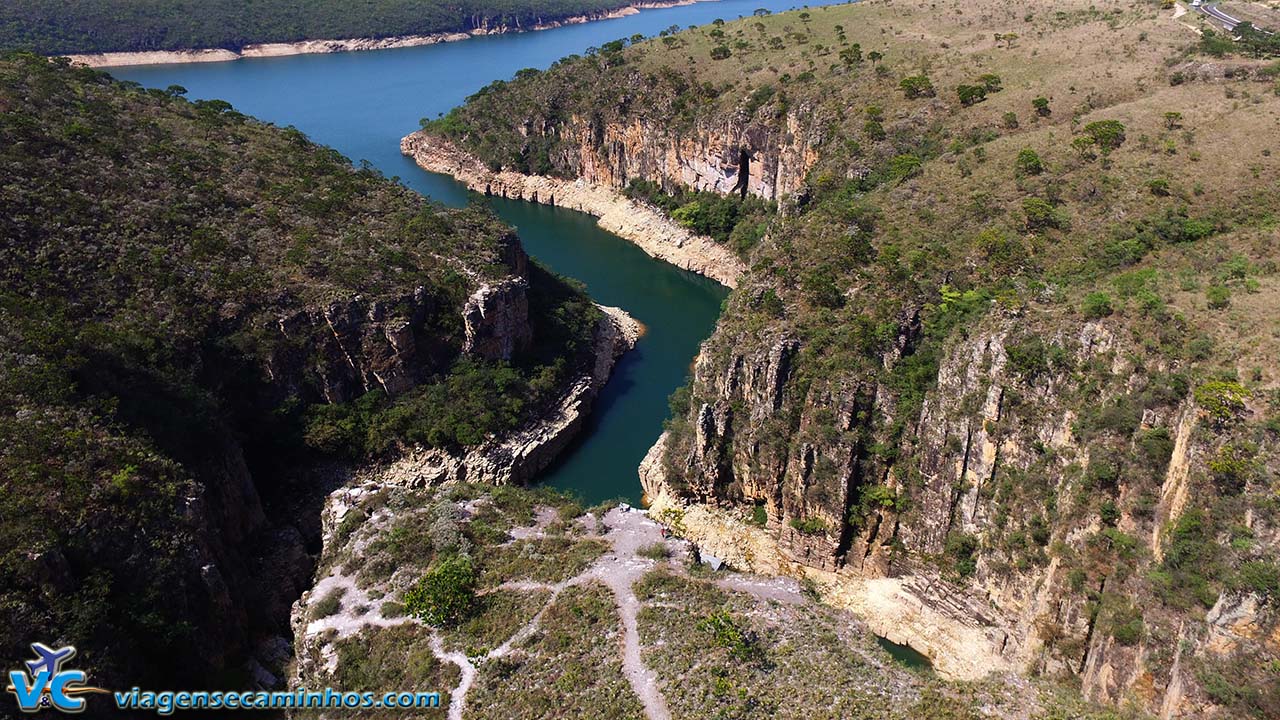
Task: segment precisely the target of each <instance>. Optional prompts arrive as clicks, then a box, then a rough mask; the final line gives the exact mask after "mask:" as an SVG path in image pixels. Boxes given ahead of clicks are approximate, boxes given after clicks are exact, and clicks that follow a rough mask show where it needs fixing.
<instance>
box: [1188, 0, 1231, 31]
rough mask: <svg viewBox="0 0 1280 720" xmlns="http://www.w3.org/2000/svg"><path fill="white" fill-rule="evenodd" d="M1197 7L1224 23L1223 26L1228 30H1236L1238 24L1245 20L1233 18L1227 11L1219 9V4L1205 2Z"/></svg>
mask: <svg viewBox="0 0 1280 720" xmlns="http://www.w3.org/2000/svg"><path fill="white" fill-rule="evenodd" d="M1196 9H1197V10H1199V11H1200V12H1202V13H1204V14H1205V15H1208V16H1209V17H1211V18H1213V19H1214V20H1217V21H1218V22H1220V23H1222V26H1223V27H1224V28H1226V29H1227V30H1228V31H1231V30H1235V29H1236V26H1237V25H1239V24H1240V23H1241V22H1243V21H1242V20H1238V19H1236V18H1233V17H1231V16H1230V15H1228V14H1226V13H1225V12H1223V11H1221V10H1219V9H1218V6H1217V5H1215V4H1213V3H1205V4H1204V5H1201V6H1200V7H1198V8H1196Z"/></svg>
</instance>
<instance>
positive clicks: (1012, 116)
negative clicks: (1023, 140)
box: [1000, 111, 1018, 130]
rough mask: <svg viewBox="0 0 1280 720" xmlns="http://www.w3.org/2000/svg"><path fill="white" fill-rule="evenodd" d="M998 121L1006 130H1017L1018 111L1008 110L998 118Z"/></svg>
mask: <svg viewBox="0 0 1280 720" xmlns="http://www.w3.org/2000/svg"><path fill="white" fill-rule="evenodd" d="M1000 122H1001V124H1003V125H1004V127H1005V129H1006V130H1017V129H1018V113H1016V112H1013V111H1009V112H1007V113H1005V114H1004V115H1003V116H1002V117H1001V118H1000Z"/></svg>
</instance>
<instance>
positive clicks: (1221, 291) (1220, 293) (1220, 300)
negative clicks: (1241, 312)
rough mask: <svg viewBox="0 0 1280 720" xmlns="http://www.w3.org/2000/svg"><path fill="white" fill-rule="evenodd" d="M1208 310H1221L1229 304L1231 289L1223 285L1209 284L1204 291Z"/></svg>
mask: <svg viewBox="0 0 1280 720" xmlns="http://www.w3.org/2000/svg"><path fill="white" fill-rule="evenodd" d="M1204 297H1205V300H1206V301H1208V304H1209V309H1210V310H1222V309H1224V308H1226V307H1229V306H1230V305H1231V290H1230V289H1229V288H1228V287H1227V286H1225V285H1210V286H1209V287H1208V289H1206V290H1205V291H1204Z"/></svg>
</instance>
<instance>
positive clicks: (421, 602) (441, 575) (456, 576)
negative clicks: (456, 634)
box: [403, 555, 476, 626]
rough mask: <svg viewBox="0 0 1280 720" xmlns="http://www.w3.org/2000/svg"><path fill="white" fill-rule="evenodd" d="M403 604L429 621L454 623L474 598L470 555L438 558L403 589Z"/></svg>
mask: <svg viewBox="0 0 1280 720" xmlns="http://www.w3.org/2000/svg"><path fill="white" fill-rule="evenodd" d="M403 599H404V607H405V610H406V611H408V612H409V613H410V614H411V615H416V616H418V617H420V618H422V619H423V620H424V621H426V622H427V623H429V624H431V625H437V626H451V625H457V624H458V623H460V622H462V621H463V620H465V619H466V618H467V616H468V615H470V614H471V611H472V609H474V607H475V602H476V572H475V568H474V567H473V566H472V564H471V558H470V557H468V556H466V555H454V556H452V557H448V558H445V559H444V560H441V561H440V562H438V563H437V564H436V565H435V567H433V568H431V569H430V570H428V571H427V574H426V575H423V576H422V578H421V579H420V580H418V582H417V583H416V584H414V585H413V587H410V588H409V589H408V590H405V591H404V596H403Z"/></svg>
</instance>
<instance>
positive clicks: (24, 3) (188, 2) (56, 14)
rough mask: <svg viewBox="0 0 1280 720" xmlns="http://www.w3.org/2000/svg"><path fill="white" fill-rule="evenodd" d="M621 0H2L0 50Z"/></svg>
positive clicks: (438, 27) (499, 21) (366, 25)
mask: <svg viewBox="0 0 1280 720" xmlns="http://www.w3.org/2000/svg"><path fill="white" fill-rule="evenodd" d="M626 5H627V2H626V1H625V0H467V2H461V3H444V2H441V1H440V0H376V1H374V2H362V3H352V2H347V0H311V1H310V2H306V3H303V4H301V6H300V5H299V3H297V2H292V1H290V0H265V1H263V0H257V1H255V2H248V3H246V2H244V1H243V0H211V1H209V2H196V1H193V0H124V1H123V2H120V1H119V0H116V1H113V2H107V1H106V0H77V2H71V3H68V2H60V1H59V0H8V1H7V2H5V3H4V5H3V6H2V7H0V49H9V50H12V49H19V50H29V51H31V52H36V53H40V54H42V55H55V54H68V53H100V52H141V51H149V50H192V49H203V48H225V49H228V50H239V49H241V48H243V47H244V46H246V45H254V44H257V43H277V42H297V41H301V40H332V39H347V38H387V37H398V36H403V35H430V34H434V33H449V32H467V31H469V30H473V29H477V28H485V29H489V28H503V27H505V28H512V29H518V28H522V27H523V28H528V27H531V26H533V25H537V24H539V23H550V22H555V21H558V20H564V19H566V18H570V17H574V16H579V15H585V14H591V13H601V12H607V11H610V10H616V9H618V8H621V7H624V6H626Z"/></svg>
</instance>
